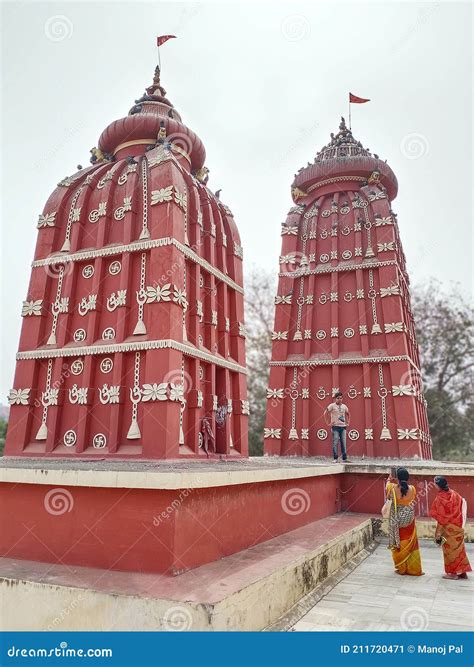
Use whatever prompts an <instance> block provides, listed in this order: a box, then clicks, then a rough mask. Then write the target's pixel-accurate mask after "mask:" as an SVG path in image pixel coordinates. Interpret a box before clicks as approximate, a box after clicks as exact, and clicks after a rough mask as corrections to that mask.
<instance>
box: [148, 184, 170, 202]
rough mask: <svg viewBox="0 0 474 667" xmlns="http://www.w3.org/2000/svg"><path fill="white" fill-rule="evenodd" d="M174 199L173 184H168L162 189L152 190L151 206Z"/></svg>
mask: <svg viewBox="0 0 474 667" xmlns="http://www.w3.org/2000/svg"><path fill="white" fill-rule="evenodd" d="M172 199H173V186H172V185H168V186H167V187H166V188H161V189H160V190H152V192H151V206H154V205H155V204H162V203H163V202H167V201H171V200H172Z"/></svg>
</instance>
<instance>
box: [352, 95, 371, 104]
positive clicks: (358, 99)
mask: <svg viewBox="0 0 474 667" xmlns="http://www.w3.org/2000/svg"><path fill="white" fill-rule="evenodd" d="M365 102H370V100H366V99H365V98H364V97H357V95H353V94H352V93H349V103H350V104H364V103H365Z"/></svg>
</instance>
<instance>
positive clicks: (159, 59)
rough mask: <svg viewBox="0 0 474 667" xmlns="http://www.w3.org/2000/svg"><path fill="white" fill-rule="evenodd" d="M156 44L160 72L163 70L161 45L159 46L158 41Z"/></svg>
mask: <svg viewBox="0 0 474 667" xmlns="http://www.w3.org/2000/svg"><path fill="white" fill-rule="evenodd" d="M156 46H157V49H158V67H159V69H160V72H161V57H160V47H159V46H158V42H157V44H156Z"/></svg>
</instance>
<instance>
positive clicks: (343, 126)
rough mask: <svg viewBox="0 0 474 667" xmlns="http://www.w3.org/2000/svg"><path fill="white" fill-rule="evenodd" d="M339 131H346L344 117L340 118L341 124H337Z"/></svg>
mask: <svg viewBox="0 0 474 667" xmlns="http://www.w3.org/2000/svg"><path fill="white" fill-rule="evenodd" d="M339 129H340V130H341V131H344V130H347V127H346V120H345V118H344V116H341V122H340V123H339Z"/></svg>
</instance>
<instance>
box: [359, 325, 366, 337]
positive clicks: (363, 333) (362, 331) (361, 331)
mask: <svg viewBox="0 0 474 667" xmlns="http://www.w3.org/2000/svg"><path fill="white" fill-rule="evenodd" d="M359 333H360V335H361V336H364V335H365V334H366V333H367V324H359Z"/></svg>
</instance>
